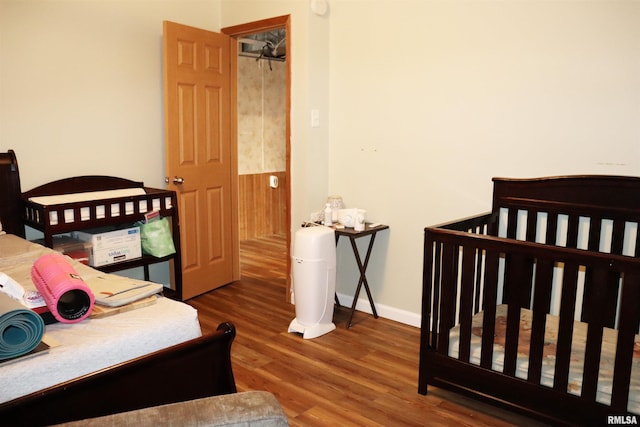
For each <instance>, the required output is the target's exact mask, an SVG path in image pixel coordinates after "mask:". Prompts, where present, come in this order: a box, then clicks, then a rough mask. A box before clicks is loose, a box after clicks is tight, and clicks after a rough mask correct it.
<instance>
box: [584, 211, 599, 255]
mask: <svg viewBox="0 0 640 427" xmlns="http://www.w3.org/2000/svg"><path fill="white" fill-rule="evenodd" d="M601 232H602V217H600V216H595V215H592V216H591V219H590V223H589V244H588V246H587V250H589V251H600V233H601Z"/></svg>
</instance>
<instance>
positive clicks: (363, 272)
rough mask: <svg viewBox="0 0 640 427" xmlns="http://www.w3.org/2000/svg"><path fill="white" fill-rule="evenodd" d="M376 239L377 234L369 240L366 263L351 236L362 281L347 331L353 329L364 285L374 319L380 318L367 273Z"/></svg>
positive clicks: (354, 299) (354, 238)
mask: <svg viewBox="0 0 640 427" xmlns="http://www.w3.org/2000/svg"><path fill="white" fill-rule="evenodd" d="M375 238H376V234H375V233H373V234H371V239H370V240H369V247H368V248H367V254H366V255H365V257H364V263H362V260H361V259H360V253H359V252H358V247H357V246H356V237H353V236H349V241H350V242H351V248H353V254H354V255H355V258H356V263H357V264H358V269H359V270H360V279H359V280H358V286H357V287H356V293H355V295H354V296H353V303H352V304H351V313H350V314H349V319H348V320H347V329H349V328H350V327H351V320H352V319H353V312H354V311H355V310H356V304H357V303H358V296H359V295H360V289H361V288H362V285H363V284H364V290H365V291H366V293H367V298H369V304H370V305H371V311H372V312H373V317H374V318H376V319H377V318H378V312H377V311H376V306H375V304H374V303H373V297H372V296H371V290H370V289H369V282H368V281H367V276H366V271H367V266H368V265H369V257H370V256H371V249H372V248H373V242H374V240H375Z"/></svg>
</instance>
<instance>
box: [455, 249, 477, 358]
mask: <svg viewBox="0 0 640 427" xmlns="http://www.w3.org/2000/svg"><path fill="white" fill-rule="evenodd" d="M475 255H476V249H475V248H473V247H471V246H465V247H464V249H463V252H462V281H461V285H460V297H459V301H460V350H459V359H460V360H462V361H464V362H468V361H469V355H470V351H471V321H472V317H473V312H472V307H473V306H472V303H473V289H474V286H473V279H474V277H475V258H476V257H475Z"/></svg>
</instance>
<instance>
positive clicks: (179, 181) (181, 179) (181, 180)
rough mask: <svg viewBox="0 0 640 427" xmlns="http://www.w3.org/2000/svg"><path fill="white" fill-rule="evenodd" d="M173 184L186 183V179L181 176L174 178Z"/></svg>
mask: <svg viewBox="0 0 640 427" xmlns="http://www.w3.org/2000/svg"><path fill="white" fill-rule="evenodd" d="M173 183H174V184H182V183H184V178H183V177H181V176H174V177H173Z"/></svg>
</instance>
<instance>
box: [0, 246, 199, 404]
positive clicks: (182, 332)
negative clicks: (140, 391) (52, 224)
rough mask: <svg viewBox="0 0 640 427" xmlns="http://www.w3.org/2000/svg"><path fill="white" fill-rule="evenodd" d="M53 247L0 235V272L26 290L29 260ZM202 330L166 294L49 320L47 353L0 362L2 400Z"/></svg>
mask: <svg viewBox="0 0 640 427" xmlns="http://www.w3.org/2000/svg"><path fill="white" fill-rule="evenodd" d="M51 251H52V250H51V249H49V248H45V247H44V246H41V245H37V244H35V243H31V242H28V241H26V240H24V239H21V238H19V237H16V236H13V235H9V234H5V235H0V271H1V272H4V273H5V274H7V275H9V276H10V277H12V278H13V279H14V280H16V281H18V282H19V283H21V284H22V285H23V287H24V288H25V289H35V286H34V285H33V284H32V282H31V279H30V275H29V272H30V269H31V265H33V261H34V260H35V259H37V257H39V256H41V255H43V254H45V253H49V252H51ZM72 262H73V261H72ZM73 265H74V268H75V269H76V271H77V272H78V273H79V274H80V276H82V277H83V278H84V277H87V276H90V275H103V274H104V273H101V272H99V271H97V270H94V269H92V268H90V267H88V266H85V265H83V264H80V263H77V262H73ZM200 335H201V329H200V324H199V322H198V315H197V311H196V310H195V309H194V308H193V307H191V306H189V305H187V304H184V303H181V302H178V301H173V300H170V299H168V298H164V297H158V299H157V302H156V303H155V304H153V305H149V306H146V307H142V308H139V309H136V310H132V311H128V312H124V313H120V314H117V315H114V316H110V317H104V318H98V319H85V320H83V321H81V322H79V323H73V324H62V323H55V324H51V325H47V326H46V331H45V336H46V339H47V340H49V342H51V343H52V344H53V346H52V348H51V349H50V350H49V351H48V352H46V353H43V354H40V355H36V356H33V357H27V358H21V359H17V360H14V361H7V362H4V363H2V364H0V403H2V402H6V401H9V400H12V399H15V398H18V397H21V396H24V395H27V394H29V393H33V392H36V391H39V390H42V389H45V388H48V387H51V386H54V385H56V384H59V383H61V382H65V381H68V380H72V379H74V378H77V377H80V376H83V375H86V374H89V373H91V372H95V371H98V370H101V369H104V368H108V367H110V366H113V365H116V364H118V363H122V362H125V361H127V360H130V359H134V358H136V357H139V356H143V355H145V354H148V353H151V352H154V351H157V350H161V349H163V348H166V347H170V346H172V345H175V344H179V343H182V342H185V341H188V340H190V339H192V338H196V337H199V336H200Z"/></svg>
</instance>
